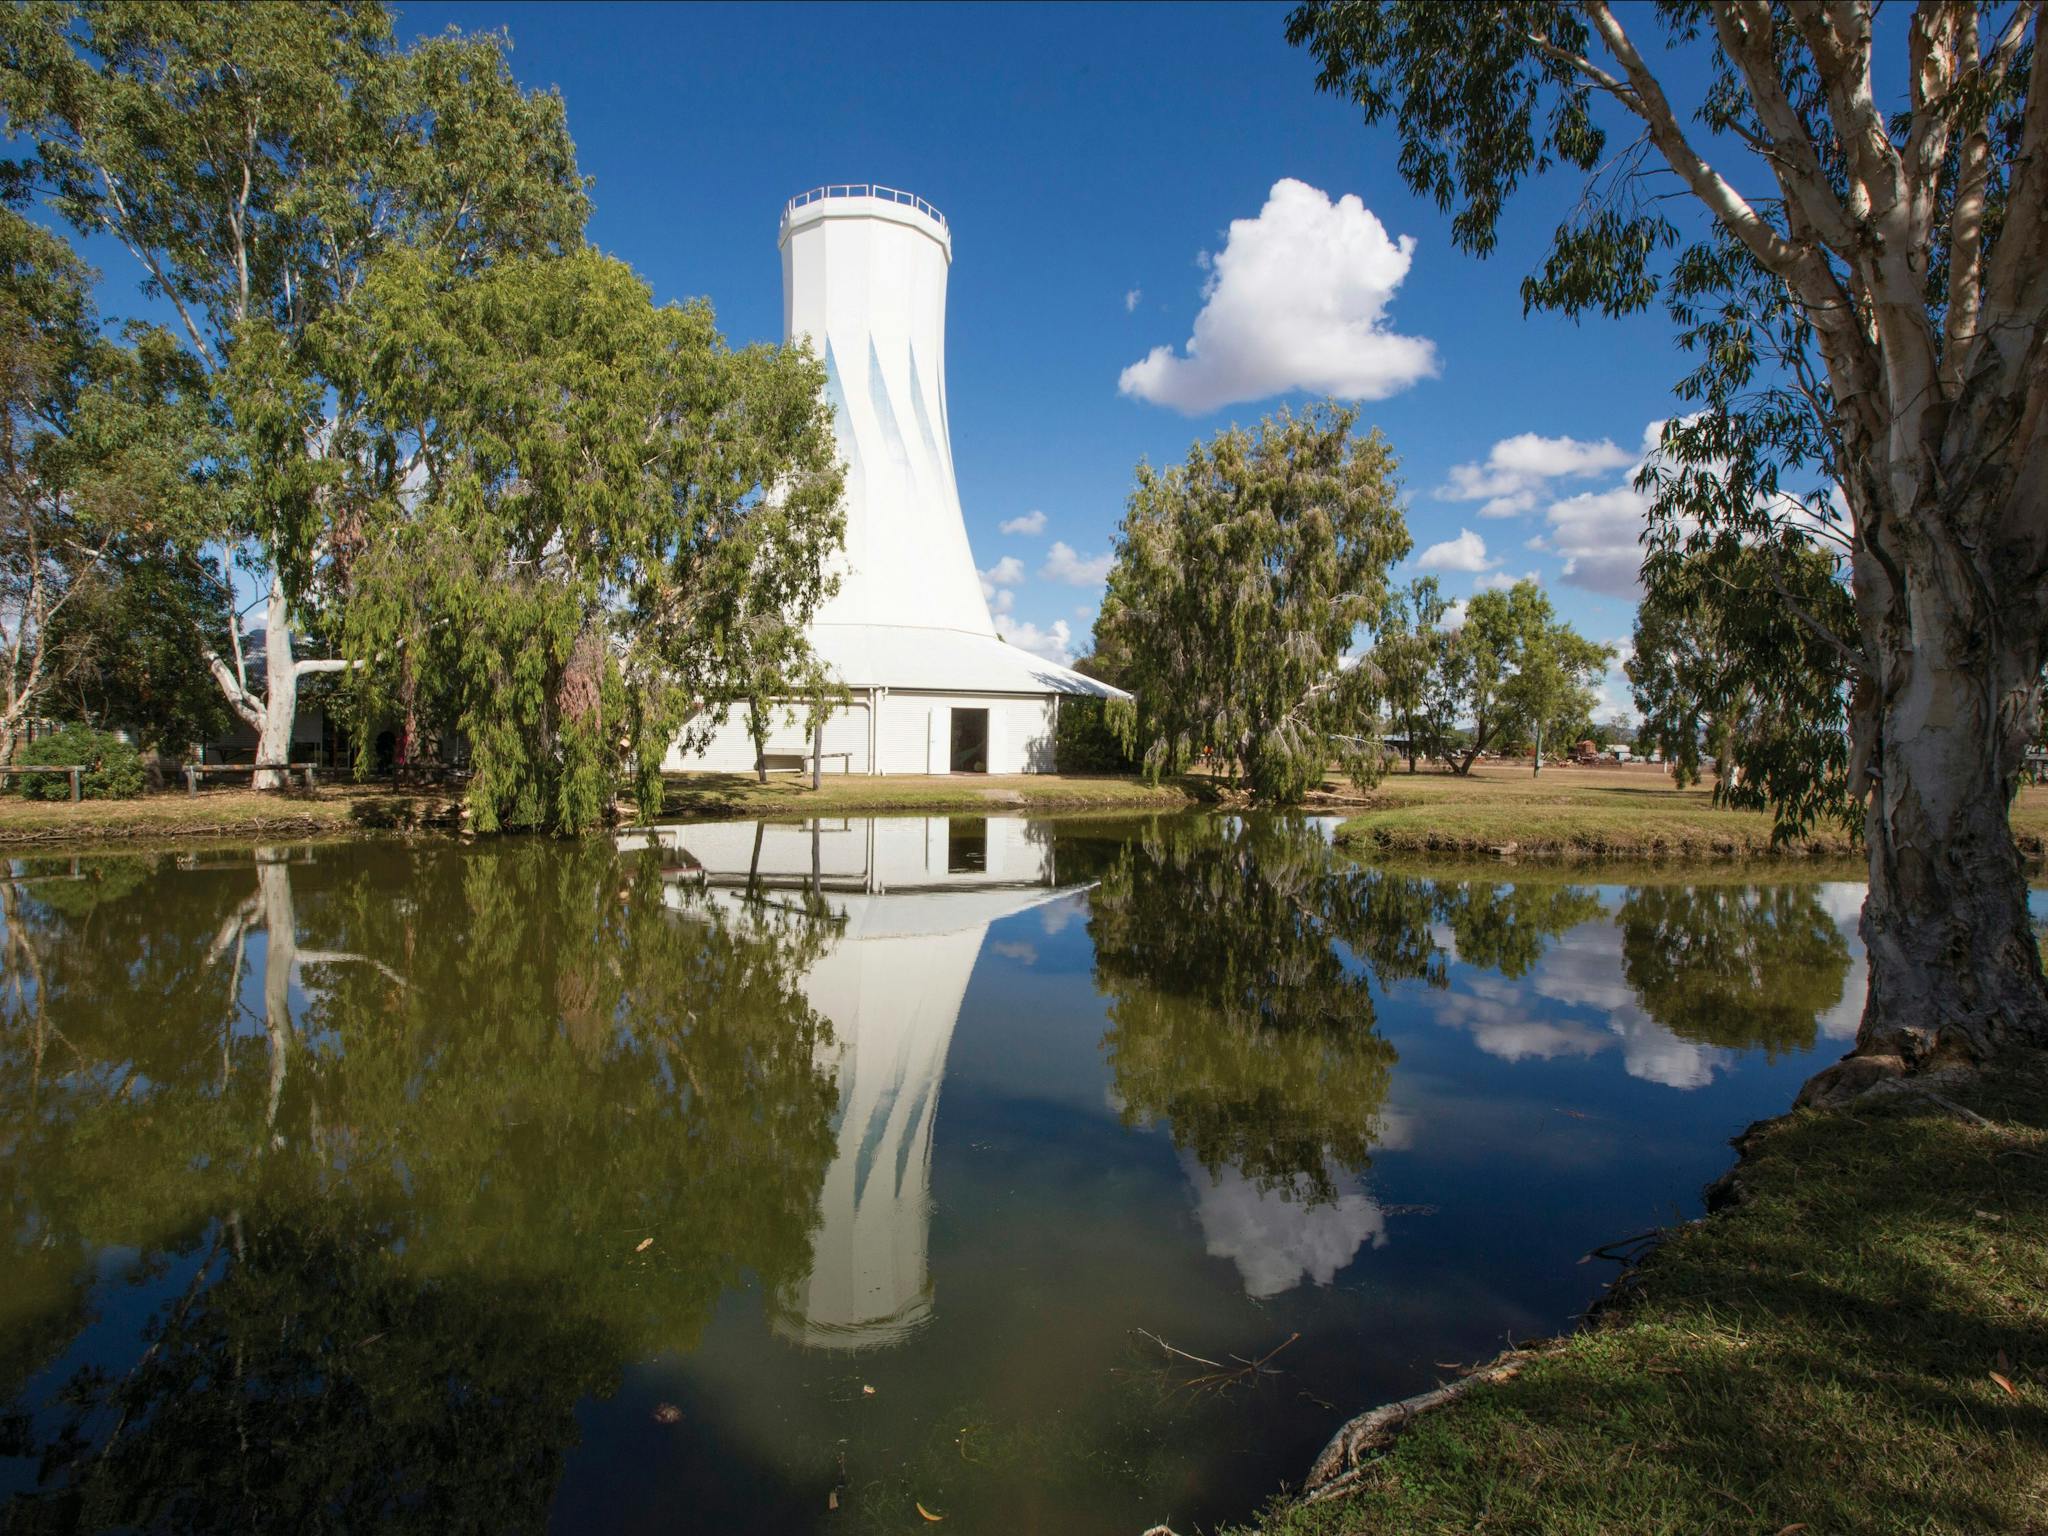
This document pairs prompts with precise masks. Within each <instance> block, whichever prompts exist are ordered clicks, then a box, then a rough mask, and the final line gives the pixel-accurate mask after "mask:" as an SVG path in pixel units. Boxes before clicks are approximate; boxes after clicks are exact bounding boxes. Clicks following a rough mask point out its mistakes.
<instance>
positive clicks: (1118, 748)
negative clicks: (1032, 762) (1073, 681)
mask: <svg viewBox="0 0 2048 1536" xmlns="http://www.w3.org/2000/svg"><path fill="white" fill-rule="evenodd" d="M1102 702H1103V701H1102V700H1100V699H1091V698H1085V697H1079V696H1075V697H1069V698H1064V699H1061V700H1060V718H1059V728H1058V730H1056V731H1055V732H1054V734H1053V747H1052V752H1053V767H1054V768H1056V769H1057V770H1058V771H1059V772H1061V773H1136V772H1137V771H1138V765H1137V763H1136V762H1135V761H1134V760H1133V759H1132V757H1131V755H1130V754H1129V753H1128V752H1126V751H1125V750H1124V746H1123V743H1122V742H1120V741H1118V740H1117V739H1116V732H1114V731H1112V730H1111V729H1110V728H1109V722H1108V721H1106V720H1105V719H1103V715H1102Z"/></svg>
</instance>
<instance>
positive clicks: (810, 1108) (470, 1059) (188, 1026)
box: [0, 844, 835, 1529]
mask: <svg viewBox="0 0 2048 1536" xmlns="http://www.w3.org/2000/svg"><path fill="white" fill-rule="evenodd" d="M658 857H659V856H658V854H655V853H653V852H650V853H648V854H647V855H645V856H644V857H641V858H629V859H627V860H624V861H622V860H620V859H619V858H618V857H616V856H615V855H613V854H612V853H611V852H610V850H608V849H606V848H603V847H601V846H597V845H586V846H581V847H569V846H563V845H542V844H527V845H503V846H499V847H496V848H493V849H491V850H488V851H481V850H459V849H454V848H448V847H439V848H435V849H430V850H421V851H410V852H404V851H398V850H388V849H387V850H378V851H375V852H366V853H363V854H361V855H356V856H350V857H347V858H343V859H337V860H332V861H322V862H320V863H315V864H309V865H295V864H288V863H286V862H285V861H284V860H283V859H282V858H267V859H263V860H260V861H259V862H257V863H256V864H255V865H254V866H253V867H252V865H251V864H250V863H248V862H246V861H245V862H241V863H240V864H239V867H233V868H227V869H220V870H201V871H180V872H179V873H178V874H176V875H175V876H166V877H164V878H159V872H158V871H157V870H155V869H154V868H152V866H151V865H150V864H148V863H144V862H135V863H131V864H126V865H114V864H105V865H101V864H94V865H90V866H88V870H89V871H90V873H91V874H92V875H93V876H94V877H95V878H90V879H88V880H84V881H74V880H71V879H69V878H68V877H66V878H63V879H59V880H33V879H32V880H31V881H30V882H29V883H27V884H13V885H8V886H6V887H5V890H6V897H5V900H6V903H7V905H6V910H5V914H4V915H5V917H6V920H7V943H6V946H5V964H6V966H7V971H6V974H5V976H4V978H0V1008H4V1009H5V1017H4V1022H0V1147H4V1148H5V1149H6V1153H7V1155H6V1157H5V1158H4V1159H0V1181H4V1183H0V1190H4V1197H5V1207H4V1214H5V1219H6V1221H7V1229H6V1232H5V1238H6V1245H5V1249H4V1251H0V1296H4V1297H5V1298H6V1299H5V1300H4V1301H0V1320H4V1322H5V1323H6V1325H7V1335H8V1338H9V1339H10V1340H11V1341H18V1342H16V1343H11V1344H10V1346H9V1353H8V1354H7V1355H6V1356H4V1357H0V1367H4V1368H5V1369H6V1370H8V1372H9V1373H10V1374H9V1376H8V1377H7V1379H6V1380H4V1381H0V1389H4V1390H5V1391H6V1394H7V1396H8V1397H10V1398H12V1397H14V1396H16V1395H17V1393H18V1391H19V1388H20V1385H21V1383H22V1381H23V1380H24V1379H25V1378H26V1377H27V1376H28V1375H30V1374H31V1373H33V1372H34V1371H36V1370H39V1369H42V1368H44V1367H46V1366H47V1364H48V1362H49V1361H50V1360H51V1359H52V1358H53V1357H54V1356H55V1355H56V1353H57V1352H58V1351H59V1350H60V1349H61V1348H62V1347H63V1345H64V1344H65V1342H66V1341H67V1340H68V1339H69V1338H71V1337H74V1336H75V1335H76V1334H77V1333H78V1332H79V1331H80V1330H81V1329H83V1328H85V1327H88V1326H90V1324H91V1322H92V1321H93V1319H92V1316H91V1306H92V1303H91V1301H90V1299H89V1298H90V1296H91V1295H92V1294H94V1293H93V1292H92V1286H93V1283H94V1281H95V1278H96V1270H95V1266H94V1262H93V1259H94V1253H95V1251H96V1250H99V1249H103V1248H105V1247H109V1246H120V1247H128V1248H133V1249H135V1250H136V1251H137V1252H138V1253H139V1254H140V1255H141V1258H140V1261H139V1262H138V1263H137V1265H136V1266H135V1267H134V1269H133V1271H132V1273H131V1274H130V1275H129V1277H128V1280H127V1283H128V1284H129V1285H130V1286H132V1287H134V1288H136V1290H137V1291H138V1293H140V1294H141V1295H143V1296H144V1297H145V1298H146V1301H145V1303H144V1304H145V1306H146V1308H147V1310H148V1313H149V1324H148V1337H149V1340H150V1342H149V1343H148V1345H147V1347H146V1348H145V1349H143V1350H142V1352H141V1353H140V1355H139V1357H138V1358H136V1359H135V1360H133V1361H132V1362H129V1363H127V1364H126V1365H125V1366H117V1367H115V1368H114V1369H113V1371H112V1373H111V1374H107V1375H102V1374H100V1373H98V1372H95V1371H90V1370H87V1371H81V1372H80V1373H78V1374H77V1375H76V1376H75V1377H73V1378H72V1379H71V1380H69V1381H68V1382H66V1383H65V1384H64V1385H63V1389H62V1392H61V1393H60V1394H59V1397H58V1400H57V1403H56V1405H54V1406H52V1407H48V1408H45V1409H44V1410H42V1411H40V1412H38V1413H37V1414H36V1415H35V1416H34V1419H33V1422H32V1423H31V1422H30V1421H28V1420H24V1419H22V1418H20V1417H18V1416H17V1418H16V1419H15V1420H14V1421H13V1423H12V1424H11V1426H10V1433H9V1436H8V1438H10V1439H11V1440H14V1441H16V1442H17V1443H16V1446H15V1448H16V1449H18V1450H21V1451H24V1452H25V1453H29V1454H36V1455H39V1456H40V1457H41V1458H42V1460H43V1463H44V1485H45V1487H46V1488H47V1489H49V1490H50V1493H51V1495H52V1496H60V1497H62V1498H64V1499H66V1500H67V1501H70V1502H71V1503H72V1507H73V1508H74V1509H75V1510H76V1511H80V1512H82V1514H81V1519H80V1523H82V1524H83V1525H85V1526H89V1527H91V1526H101V1525H110V1524H122V1525H127V1524H136V1525H143V1526H151V1525H155V1524H159V1523H169V1524H177V1525H180V1526H190V1527H193V1528H206V1529H210V1528H214V1527H216V1526H219V1527H226V1526H228V1525H236V1526H243V1527H253V1528H259V1529H270V1528H279V1527H286V1526H290V1525H295V1524H314V1525H331V1526H336V1527H339V1528H357V1527H360V1526H369V1525H378V1526H383V1525H388V1524H393V1523H397V1524H403V1525H414V1526H417V1527H418V1528H421V1529H448V1528H451V1527H457V1526H460V1527H477V1528H490V1529H497V1528H501V1527H502V1528H518V1527H524V1526H532V1525H536V1524H538V1523H539V1522H540V1519H541V1517H542V1514H543V1513H544V1511H545V1507H546V1499H547V1494H548V1492H549V1490H550V1489H551V1487H552V1484H553V1480H554V1477H555V1474H556V1470H557V1468H558V1466H559V1461H560V1457H561V1454H562V1451H563V1449H564V1448H565V1447H566V1446H567V1445H568V1444H570V1443H571V1442H572V1440H573V1437H574V1426H573V1419H572V1417H571V1410H572V1408H573V1405H574V1403H575V1401H576V1399H577V1397H578V1396H580V1395H582V1394H584V1393H586V1392H590V1391H595V1390H603V1389H604V1388H605V1387H606V1386H607V1385H608V1384H609V1382H610V1381H611V1379H612V1377H613V1375H614V1374H615V1371H616V1365H617V1362H618V1361H619V1360H620V1359H621V1358H623V1357H625V1356H627V1355H634V1354H643V1353H646V1352H648V1351H649V1350H650V1349H653V1348H683V1347H687V1346H688V1345H689V1344H690V1343H691V1342H693V1340H694V1339H695V1337H696V1335H697V1332H698V1331H699V1329H700V1328H701V1326H702V1324H703V1322H704V1321H705V1319H706V1318H707V1317H708V1315H709V1313H710V1310H711V1308H712V1306H713V1304H714V1303H715V1302H716V1300H717V1297H718V1295H719V1294H720V1292H721V1290H722V1289H724V1288H725V1287H726V1286H728V1285H730V1284H732V1283H734V1282H735V1281H737V1280H738V1279H739V1278H740V1276H741V1274H742V1272H743V1271H751V1272H753V1273H757V1274H759V1275H760V1276H761V1277H762V1279H763V1280H764V1282H766V1283H767V1284H769V1285H771V1286H772V1285H774V1284H777V1283H781V1282H785V1281H788V1280H793V1279H794V1278H795V1277H797V1276H799V1275H801V1274H802V1273H803V1272H804V1270H805V1268H806V1267H807V1265H808V1262H809V1233H810V1226H811V1222H812V1219H813V1213H814V1209H815V1204H816V1200H817V1194H818V1189H819V1184H820V1181H821V1179H822V1177H823V1173H824V1169H825V1167H826V1164H827V1163H828V1161H829V1159H830V1157H831V1153H832V1149H833V1145H834V1142H833V1138H832V1134H831V1128H830V1115H831V1111H832V1108H833V1105H834V1103H835V1097H834V1085H833V1083H832V1082H831V1080H830V1079H829V1077H826V1076H824V1075H823V1074H821V1073H820V1072H819V1071H818V1069H817V1068H816V1066H815V1065H814V1057H815V1054H816V1048H817V1046H818V1044H819V1040H820V1036H821V1034H822V1033H823V1032H824V1031H825V1029H826V1028H827V1026H826V1025H825V1024H824V1022H823V1021H822V1020H821V1019H819V1018H818V1017H817V1015H815V1014H814V1013H813V1012H812V1011H811V1010H810V1008H809V1007H808V1006H807V1005H806V1004H805V1003H804V1002H803V1000H802V997H801V994H800V993H799V992H798V991H797V988H796V981H797V979H798V977H799V976H800V975H801V972H802V969H803V967H804V966H805V965H806V964H807V963H808V962H809V961H810V960H812V959H814V958H815V956H816V953H817V949H818V946H819V945H821V944H822V943H825V942H828V940H829V933H827V932H826V931H825V928H824V925H822V924H819V923H815V922H810V921H807V920H805V919H804V918H803V915H802V914H797V915H796V916H795V917H792V916H791V915H790V914H788V913H778V914H776V915H775V916H774V918H773V919H772V920H766V919H761V918H760V917H759V914H758V913H757V912H756V909H754V908H753V907H751V906H750V905H749V904H746V903H744V902H743V903H739V904H736V905H733V906H728V907H712V906H709V905H706V906H704V908H703V910H702V911H701V912H699V913H696V914H693V915H694V916H695V917H696V918H697V919H698V920H695V921H683V920H680V919H679V917H678V915H677V914H676V913H675V912H674V911H672V910H670V909H669V908H668V907H667V906H665V905H664V902H663V899H662V898H663V886H662V882H661V879H660V873H661V872H660V869H659V864H658ZM244 967H249V968H253V969H255V970H257V971H259V972H260V973H261V982H260V984H259V983H257V982H255V981H253V980H252V982H251V984H250V985H248V986H247V987H245V986H243V985H242V983H241V981H240V975H241V972H242V970H243V968H244ZM250 994H254V996H255V998H256V999H258V1000H257V1001H254V1002H253V1003H252V1004H251V1005H250V1006H247V1007H245V1006H244V1002H243V999H244V997H245V996H247V995H250ZM644 1238H651V1239H653V1242H652V1244H651V1245H650V1246H649V1247H648V1248H647V1249H646V1250H645V1251H636V1250H637V1248H638V1244H639V1243H640V1242H641V1240H642V1239H644ZM117 1283H118V1282H117ZM131 1305H132V1304H131ZM23 1442H30V1443H23Z"/></svg>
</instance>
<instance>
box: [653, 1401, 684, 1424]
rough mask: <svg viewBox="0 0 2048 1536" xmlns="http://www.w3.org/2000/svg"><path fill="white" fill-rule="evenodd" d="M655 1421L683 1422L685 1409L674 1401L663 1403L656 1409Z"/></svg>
mask: <svg viewBox="0 0 2048 1536" xmlns="http://www.w3.org/2000/svg"><path fill="white" fill-rule="evenodd" d="M654 1421H655V1423H657V1424H680V1423H682V1422H683V1410H682V1409H680V1408H678V1407H677V1406H676V1405H675V1404H674V1403H663V1404H662V1405H661V1406H660V1407H659V1408H657V1409H655V1410H654Z"/></svg>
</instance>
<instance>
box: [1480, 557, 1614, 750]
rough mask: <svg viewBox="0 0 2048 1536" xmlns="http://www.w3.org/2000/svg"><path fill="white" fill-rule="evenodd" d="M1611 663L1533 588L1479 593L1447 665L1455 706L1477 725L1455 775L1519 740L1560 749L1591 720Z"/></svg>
mask: <svg viewBox="0 0 2048 1536" xmlns="http://www.w3.org/2000/svg"><path fill="white" fill-rule="evenodd" d="M1613 659H1614V652H1613V651H1612V650H1610V649H1609V648H1608V647H1606V646H1604V645H1596V644H1594V643H1593V642H1592V641H1590V640H1587V639H1586V638H1585V637H1583V636H1582V635H1580V634H1579V633H1578V631H1577V630H1575V629H1573V628H1572V627H1571V626H1570V625H1569V624H1566V623H1564V622H1563V621H1561V620H1560V619H1558V618H1557V617H1556V613H1555V610H1553V609H1552V608H1551V606H1550V599H1549V598H1548V597H1546V596H1544V594H1543V591H1542V589H1541V588H1539V587H1538V586H1537V585H1536V583H1534V582H1533V581H1518V582H1516V583H1515V584H1514V586H1512V587H1510V588H1508V589H1507V590H1506V591H1505V592H1503V591H1499V590H1489V591H1485V592H1478V593H1474V594H1473V596H1472V599H1471V601H1470V602H1469V603H1468V604H1467V605H1466V609H1465V622H1464V624H1463V626H1462V627H1461V628H1460V629H1459V630H1458V633H1457V637H1456V638H1455V639H1454V640H1453V641H1452V642H1451V644H1450V646H1449V648H1448V650H1447V653H1446V655H1445V659H1444V675H1445V679H1446V692H1447V693H1448V694H1449V696H1450V699H1451V701H1452V706H1453V707H1454V708H1455V709H1456V710H1457V712H1458V713H1459V714H1460V715H1461V716H1464V717H1465V718H1469V719H1470V720H1471V721H1472V722H1473V733H1472V740H1471V744H1470V745H1469V746H1468V747H1467V748H1466V749H1465V757H1464V760H1463V762H1462V763H1461V764H1460V765H1459V767H1458V771H1459V772H1460V773H1469V772H1471V771H1472V764H1473V763H1474V762H1475V761H1477V759H1478V756H1479V754H1480V753H1481V752H1483V751H1485V750H1486V749H1487V748H1488V747H1489V746H1496V745H1499V744H1501V743H1502V742H1503V741H1513V740H1516V739H1517V738H1519V739H1520V740H1522V741H1525V742H1527V743H1528V744H1530V745H1531V746H1535V745H1538V744H1539V743H1546V744H1547V745H1548V746H1549V748H1550V749H1551V750H1553V751H1555V750H1557V749H1558V747H1559V746H1560V744H1561V741H1560V733H1561V732H1568V731H1570V730H1571V729H1572V728H1573V727H1575V726H1577V725H1578V724H1579V723H1581V722H1583V721H1584V720H1586V719H1588V718H1590V716H1591V714H1592V708H1593V693H1592V688H1591V684H1592V682H1593V681H1594V679H1596V678H1597V677H1598V676H1599V674H1600V673H1601V672H1602V671H1603V670H1604V669H1605V668H1606V666H1607V664H1608V663H1609V662H1610V661H1612V660H1613ZM1567 744H1568V743H1567ZM1540 762H1541V759H1540V758H1539V759H1538V763H1539V766H1540Z"/></svg>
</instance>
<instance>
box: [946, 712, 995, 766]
mask: <svg viewBox="0 0 2048 1536" xmlns="http://www.w3.org/2000/svg"><path fill="white" fill-rule="evenodd" d="M947 761H948V763H949V764H950V766H951V771H952V772H954V773H987V772H988V711H987V710H985V709H955V710H954V711H953V741H952V752H951V755H950V756H949V757H948V759H947Z"/></svg>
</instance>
